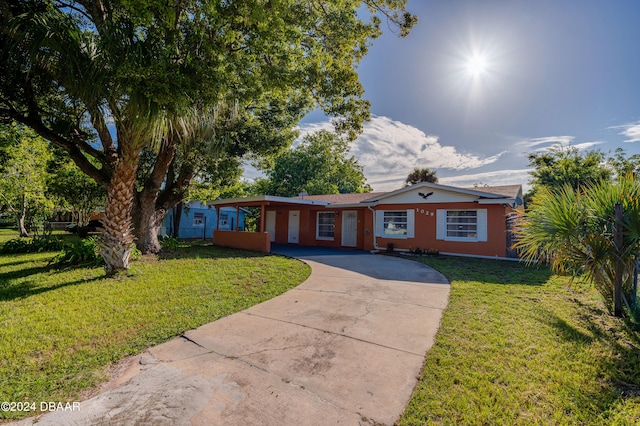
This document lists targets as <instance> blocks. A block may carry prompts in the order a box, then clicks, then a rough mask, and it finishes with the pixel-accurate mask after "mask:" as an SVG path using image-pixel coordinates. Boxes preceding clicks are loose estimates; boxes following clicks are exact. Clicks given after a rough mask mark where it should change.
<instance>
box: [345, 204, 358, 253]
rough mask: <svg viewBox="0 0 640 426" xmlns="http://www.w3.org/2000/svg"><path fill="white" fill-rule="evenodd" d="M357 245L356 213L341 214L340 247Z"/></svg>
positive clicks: (353, 211) (352, 211)
mask: <svg viewBox="0 0 640 426" xmlns="http://www.w3.org/2000/svg"><path fill="white" fill-rule="evenodd" d="M357 244H358V212H357V211H355V210H347V211H344V212H342V245H343V246H345V247H355V246H356V245H357Z"/></svg>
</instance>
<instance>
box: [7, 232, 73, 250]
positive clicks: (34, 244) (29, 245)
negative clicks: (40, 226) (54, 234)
mask: <svg viewBox="0 0 640 426" xmlns="http://www.w3.org/2000/svg"><path fill="white" fill-rule="evenodd" d="M62 247H63V244H62V241H60V240H59V239H58V238H51V237H48V236H39V237H34V238H14V239H12V240H9V241H7V242H6V243H4V246H2V249H0V253H3V254H18V253H41V252H45V251H57V250H60V249H62Z"/></svg>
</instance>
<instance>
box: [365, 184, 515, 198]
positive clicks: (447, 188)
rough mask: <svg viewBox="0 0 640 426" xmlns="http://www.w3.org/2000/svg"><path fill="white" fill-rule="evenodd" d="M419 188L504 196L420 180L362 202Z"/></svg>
mask: <svg viewBox="0 0 640 426" xmlns="http://www.w3.org/2000/svg"><path fill="white" fill-rule="evenodd" d="M419 188H430V189H440V190H442V191H450V192H457V193H459V194H466V195H473V196H476V197H480V198H504V195H500V194H492V193H490V192H482V191H474V190H472V189H465V188H458V187H455V186H447V185H441V184H439V183H431V182H421V183H417V184H415V185H411V186H406V187H404V188H401V189H397V190H395V191H392V192H387V193H385V194H382V195H380V196H378V197H372V198H368V199H366V200H363V201H362V202H363V203H366V202H372V201H379V200H383V199H385V198H389V197H393V196H394V195H399V194H403V193H405V192H409V191H414V190H416V189H419Z"/></svg>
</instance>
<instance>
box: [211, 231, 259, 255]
mask: <svg viewBox="0 0 640 426" xmlns="http://www.w3.org/2000/svg"><path fill="white" fill-rule="evenodd" d="M213 244H215V245H217V246H223V247H232V248H239V249H244V250H253V251H260V252H263V253H269V252H270V251H271V241H270V240H269V234H267V233H266V232H241V231H213Z"/></svg>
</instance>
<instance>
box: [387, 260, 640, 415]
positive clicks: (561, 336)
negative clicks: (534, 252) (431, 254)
mask: <svg viewBox="0 0 640 426" xmlns="http://www.w3.org/2000/svg"><path fill="white" fill-rule="evenodd" d="M422 260H423V261H424V262H425V263H427V264H428V265H430V266H432V267H434V268H435V269H437V270H439V271H440V272H442V273H443V274H444V275H445V276H446V277H447V278H448V279H449V280H450V281H451V295H450V301H449V306H448V307H447V308H446V309H445V311H444V314H443V318H442V321H441V327H440V330H439V331H438V334H437V336H436V342H435V345H434V346H433V347H432V348H431V350H430V351H429V353H428V355H427V358H426V363H425V366H424V370H423V374H422V377H421V379H420V381H419V384H418V386H417V388H416V390H415V392H414V394H413V397H412V398H411V401H410V402H409V404H408V406H407V408H406V411H405V413H404V415H403V417H402V419H401V421H400V422H399V424H401V425H412V426H413V425H426V424H429V425H430V424H446V425H451V424H468V425H518V424H521V425H531V424H534V425H535V424H540V425H543V424H544V425H546V424H568V425H574V424H575V425H578V424H589V425H591V424H596V425H597V424H603V425H605V424H606V425H609V424H619V425H636V424H640V335H639V332H638V328H637V326H634V325H631V324H629V323H627V322H625V321H624V320H620V319H616V318H613V317H611V316H610V315H609V314H608V312H607V311H606V309H605V308H604V306H603V304H602V302H601V300H600V298H599V296H598V294H597V293H595V292H594V291H591V290H586V289H578V288H576V286H575V285H572V286H569V281H568V279H566V278H563V277H558V276H555V275H552V274H551V273H550V272H549V271H548V270H547V269H546V268H538V267H527V266H525V265H523V264H519V263H512V262H499V261H493V260H478V259H462V258H422Z"/></svg>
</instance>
